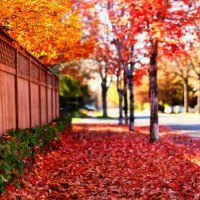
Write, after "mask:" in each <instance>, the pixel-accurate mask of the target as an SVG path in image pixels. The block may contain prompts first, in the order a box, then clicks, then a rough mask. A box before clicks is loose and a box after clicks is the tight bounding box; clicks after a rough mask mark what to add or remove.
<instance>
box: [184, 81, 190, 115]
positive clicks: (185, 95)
mask: <svg viewBox="0 0 200 200" xmlns="http://www.w3.org/2000/svg"><path fill="white" fill-rule="evenodd" d="M183 87H184V112H186V113H188V100H189V98H188V79H187V78H186V79H184V86H183Z"/></svg>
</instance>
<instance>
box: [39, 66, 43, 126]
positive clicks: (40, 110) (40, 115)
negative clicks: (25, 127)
mask: <svg viewBox="0 0 200 200" xmlns="http://www.w3.org/2000/svg"><path fill="white" fill-rule="evenodd" d="M38 73H39V74H38V76H39V78H38V86H39V119H40V127H41V126H42V102H41V101H42V99H41V65H39V68H38Z"/></svg>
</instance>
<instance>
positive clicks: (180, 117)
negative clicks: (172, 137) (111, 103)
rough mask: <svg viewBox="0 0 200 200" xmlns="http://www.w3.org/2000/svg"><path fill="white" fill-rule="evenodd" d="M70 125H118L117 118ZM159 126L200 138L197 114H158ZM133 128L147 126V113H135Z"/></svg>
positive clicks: (82, 121)
mask: <svg viewBox="0 0 200 200" xmlns="http://www.w3.org/2000/svg"><path fill="white" fill-rule="evenodd" d="M72 123H75V124H76V123H80V124H105V123H108V124H118V120H117V118H114V119H98V118H95V117H94V118H83V119H80V118H74V119H73V121H72ZM159 124H160V125H165V126H169V127H171V128H172V129H175V130H180V131H181V132H182V133H183V134H189V135H190V136H193V137H200V115H199V114H159ZM135 126H149V113H148V112H136V114H135Z"/></svg>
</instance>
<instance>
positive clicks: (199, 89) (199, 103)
mask: <svg viewBox="0 0 200 200" xmlns="http://www.w3.org/2000/svg"><path fill="white" fill-rule="evenodd" d="M197 101H198V102H197V109H198V113H200V74H198V97H197Z"/></svg>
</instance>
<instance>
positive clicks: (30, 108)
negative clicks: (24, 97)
mask: <svg viewBox="0 0 200 200" xmlns="http://www.w3.org/2000/svg"><path fill="white" fill-rule="evenodd" d="M28 67H29V113H30V128H32V106H31V58H30V56H29V59H28Z"/></svg>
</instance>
